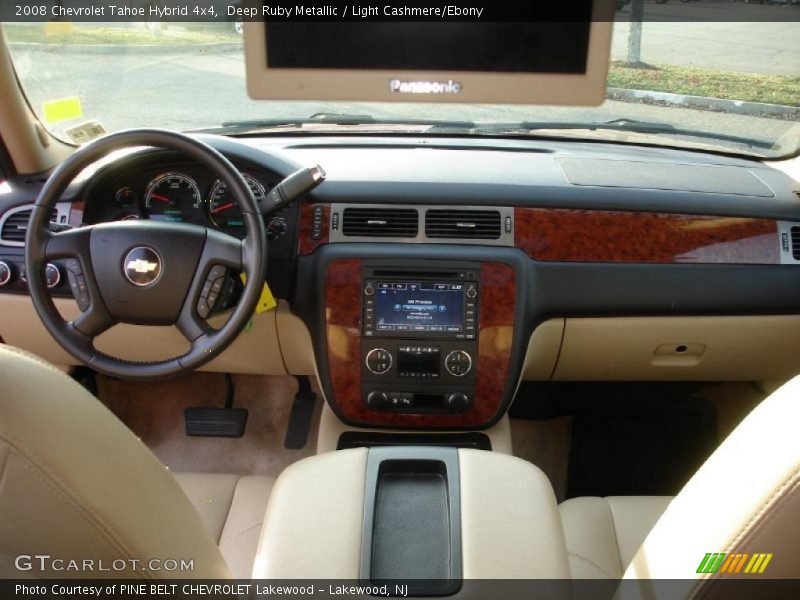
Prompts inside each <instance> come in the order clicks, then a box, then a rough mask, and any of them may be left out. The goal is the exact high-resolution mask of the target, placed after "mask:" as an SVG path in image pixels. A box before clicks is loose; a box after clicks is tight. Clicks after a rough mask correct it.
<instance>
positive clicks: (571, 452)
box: [510, 382, 730, 501]
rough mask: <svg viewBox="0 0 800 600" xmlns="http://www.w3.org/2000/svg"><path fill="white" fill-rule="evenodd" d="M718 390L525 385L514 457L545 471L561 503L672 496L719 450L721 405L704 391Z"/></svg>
mask: <svg viewBox="0 0 800 600" xmlns="http://www.w3.org/2000/svg"><path fill="white" fill-rule="evenodd" d="M718 387H719V385H711V386H708V385H703V384H695V383H651V382H646V383H596V382H593V383H526V384H524V385H523V386H521V387H520V389H519V391H518V394H517V399H516V400H515V402H514V404H513V405H512V407H511V411H510V416H511V424H512V440H513V442H514V454H516V455H517V456H520V457H521V458H524V459H526V460H529V461H530V462H533V463H534V464H536V465H538V466H539V467H540V468H542V470H543V471H545V473H546V474H547V475H548V477H549V478H550V480H551V482H552V484H553V488H554V490H555V491H556V496H557V498H558V500H559V501H561V500H563V499H565V498H572V497H576V496H609V495H672V494H675V493H677V492H678V491H679V490H680V489H681V487H682V486H683V484H684V483H686V481H687V480H688V479H689V478H690V477H691V475H692V474H693V473H694V472H695V471H696V470H697V468H698V467H699V466H700V465H701V464H702V463H703V461H704V460H705V459H706V458H707V457H708V456H709V455H710V454H711V453H712V452H713V451H714V449H715V448H716V446H717V443H718V440H719V437H718V435H717V431H718V428H717V412H716V408H715V405H718V404H717V403H715V402H712V401H711V398H707V397H704V396H707V395H708V394H701V392H702V391H703V390H707V389H716V388H718ZM722 391H723V392H724V394H716V395H717V396H719V399H722V398H723V397H726V396H728V395H729V393H730V391H729V390H722ZM529 423H530V425H529ZM725 433H727V432H725Z"/></svg>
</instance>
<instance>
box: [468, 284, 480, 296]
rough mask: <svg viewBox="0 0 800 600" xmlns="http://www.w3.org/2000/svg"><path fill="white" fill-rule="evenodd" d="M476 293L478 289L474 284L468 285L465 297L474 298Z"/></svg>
mask: <svg viewBox="0 0 800 600" xmlns="http://www.w3.org/2000/svg"><path fill="white" fill-rule="evenodd" d="M477 295H478V290H477V288H476V287H475V286H474V285H470V286H469V287H468V288H467V298H474V297H475V296H477Z"/></svg>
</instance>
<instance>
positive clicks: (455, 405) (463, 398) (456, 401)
mask: <svg viewBox="0 0 800 600" xmlns="http://www.w3.org/2000/svg"><path fill="white" fill-rule="evenodd" d="M445 404H446V405H447V408H449V409H450V410H457V411H462V410H466V409H467V407H468V406H469V396H467V395H466V394H464V393H462V392H456V393H454V394H450V395H449V396H447V398H446V399H445Z"/></svg>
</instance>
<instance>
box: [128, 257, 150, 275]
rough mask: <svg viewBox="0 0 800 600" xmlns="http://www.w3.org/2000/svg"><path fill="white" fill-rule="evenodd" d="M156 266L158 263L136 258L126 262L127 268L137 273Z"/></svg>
mask: <svg viewBox="0 0 800 600" xmlns="http://www.w3.org/2000/svg"><path fill="white" fill-rule="evenodd" d="M157 268H158V263H154V262H148V261H146V260H142V259H141V258H140V259H137V260H132V261H131V262H129V263H128V265H127V269H129V270H133V271H136V272H137V273H150V272H152V271H155V270H156V269H157Z"/></svg>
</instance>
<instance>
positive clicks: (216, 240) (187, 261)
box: [25, 129, 267, 380]
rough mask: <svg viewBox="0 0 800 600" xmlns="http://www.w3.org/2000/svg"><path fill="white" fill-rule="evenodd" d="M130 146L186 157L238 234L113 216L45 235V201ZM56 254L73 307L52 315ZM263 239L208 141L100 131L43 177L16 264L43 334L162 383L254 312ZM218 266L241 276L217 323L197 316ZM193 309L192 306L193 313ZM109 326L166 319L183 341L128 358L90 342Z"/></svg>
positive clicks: (114, 370) (250, 201)
mask: <svg viewBox="0 0 800 600" xmlns="http://www.w3.org/2000/svg"><path fill="white" fill-rule="evenodd" d="M135 146H153V147H158V148H164V149H168V150H174V151H177V152H180V153H182V154H183V155H185V156H187V157H189V158H191V159H193V160H196V161H197V162H198V163H200V164H202V165H203V166H204V167H206V168H208V169H209V171H210V172H211V173H213V174H215V175H216V176H218V177H219V178H220V179H222V181H224V182H225V183H226V184H227V186H228V189H229V190H230V191H231V193H232V195H233V196H234V197H235V198H238V201H239V205H240V207H241V209H242V214H243V215H244V223H245V227H246V231H247V237H246V238H245V239H244V240H239V239H237V238H234V237H232V236H229V235H226V234H224V233H221V232H219V231H216V230H213V229H208V228H205V227H202V226H200V225H191V224H187V223H171V222H159V221H148V220H138V221H119V222H115V223H102V224H98V225H90V226H84V227H80V228H77V229H70V230H67V231H63V232H60V233H52V232H51V231H50V228H49V221H50V214H51V211H52V207H53V206H54V205H55V203H56V202H58V200H59V198H60V196H61V194H62V193H63V192H64V190H65V189H66V187H67V186H68V185H69V183H70V182H71V181H72V180H73V179H74V178H75V176H77V175H78V174H79V173H80V172H81V171H82V170H83V169H84V168H86V167H87V166H89V165H91V164H92V163H94V162H95V161H97V160H98V159H100V158H102V157H104V156H105V155H107V154H108V153H109V152H112V151H115V150H119V149H121V148H130V147H135ZM54 259H66V260H65V264H66V266H67V269H68V271H69V272H70V278H71V285H72V287H73V290H74V293H75V294H77V295H78V297H77V298H76V300H77V301H78V306H79V308H80V310H81V313H80V314H79V315H78V316H77V317H76V318H75V319H74V320H73V321H69V322H66V321H64V320H63V319H62V318H61V315H60V314H59V313H58V310H57V309H56V307H55V304H54V303H53V300H52V299H51V297H50V295H49V293H48V292H47V288H46V285H45V282H44V270H45V265H46V264H47V262H48V261H49V260H54ZM266 261H267V240H266V234H265V232H264V227H263V222H262V218H261V211H260V209H259V207H258V204H257V202H256V200H255V198H254V196H253V194H252V192H251V191H250V187H249V186H248V185H247V182H246V181H245V180H244V178H243V177H242V175H241V173H239V171H238V170H237V169H236V167H234V166H233V164H231V162H230V161H229V160H228V159H227V158H225V157H224V156H223V155H222V154H220V153H219V152H218V151H217V150H215V149H214V148H212V147H211V146H209V145H207V144H205V143H204V142H201V141H199V140H197V139H194V138H191V137H188V136H186V135H183V134H180V133H175V132H170V131H163V130H158V129H134V130H128V131H122V132H119V133H114V134H111V135H108V136H106V137H103V138H101V139H99V140H97V141H94V142H92V143H90V144H87V145H86V146H83V147H81V148H80V149H79V150H77V151H76V152H75V153H74V154H72V155H71V156H70V157H69V158H67V159H66V160H65V161H64V162H63V163H61V165H59V166H58V168H56V169H55V171H54V172H53V174H52V175H51V176H50V178H49V179H48V180H47V182H46V183H45V185H44V187H43V188H42V191H41V193H40V194H39V197H38V198H37V200H36V205H35V207H34V209H33V213H32V214H31V219H30V222H29V225H28V232H27V235H26V240H25V268H26V273H27V280H28V290H29V291H30V295H31V299H32V300H33V305H34V307H35V308H36V312H37V313H38V314H39V317H40V318H41V320H42V322H43V323H44V325H45V327H46V328H47V330H48V331H49V332H50V333H51V334H52V336H53V337H54V338H55V340H56V341H57V342H58V343H59V344H60V345H61V346H62V347H63V348H64V349H65V350H66V351H67V352H69V353H70V354H71V355H72V356H74V357H75V358H77V359H78V360H80V361H81V362H83V363H85V364H86V365H87V366H89V367H91V368H93V369H95V370H96V371H99V372H101V373H105V374H107V375H112V376H115V377H122V378H127V379H142V380H145V379H151V380H152V379H162V378H167V377H173V376H176V375H179V374H182V373H185V372H188V371H191V370H193V369H196V368H197V367H199V366H201V365H203V364H205V363H207V362H208V361H210V360H211V359H212V358H214V357H215V356H217V355H218V354H219V353H220V352H222V351H223V350H224V349H225V348H226V347H227V346H229V345H230V344H231V342H233V340H234V339H236V337H237V335H238V334H239V333H240V332H241V330H242V329H243V328H244V327H245V325H246V324H247V322H248V320H249V319H250V317H251V316H252V314H253V311H254V310H255V307H256V304H257V302H258V299H259V296H260V295H261V288H262V285H263V280H264V271H265V268H266ZM225 268H230V269H232V270H234V271H236V272H237V274H238V273H239V272H244V273H245V274H246V275H247V281H246V283H245V285H244V289H243V291H242V294H241V297H240V299H239V302H238V304H237V306H236V308H235V309H234V310H233V311H232V314H231V315H230V317H229V318H228V320H227V322H226V323H225V324H224V325H223V326H222V327H221V328H220V329H214V328H212V327H211V326H210V325H209V324H208V322H207V321H206V320H205V319H204V318H203V317H201V313H202V314H204V315H206V316H207V315H208V310H206V308H205V307H204V306H203V305H202V304H200V303H203V302H206V298H207V297H208V295H209V290H210V289H211V288H212V287H215V286H214V283H215V282H216V281H218V280H219V279H220V277H222V276H224V274H225ZM198 307H200V308H201V309H202V310H201V311H200V312H198ZM117 323H129V324H133V325H174V326H176V327H177V329H178V330H179V331H180V332H181V333H182V334H183V336H184V337H185V338H186V339H187V340H188V341H189V343H190V348H189V350H188V351H187V352H186V353H185V354H183V355H182V356H178V357H175V358H171V359H168V360H161V361H156V362H131V361H127V360H123V359H121V358H116V357H112V356H108V355H106V354H103V353H102V352H100V351H99V350H97V349H96V348H95V347H94V340H95V338H96V337H97V336H99V335H100V334H101V333H103V332H104V331H106V330H107V329H109V328H110V327H112V326H113V325H115V324H117Z"/></svg>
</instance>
